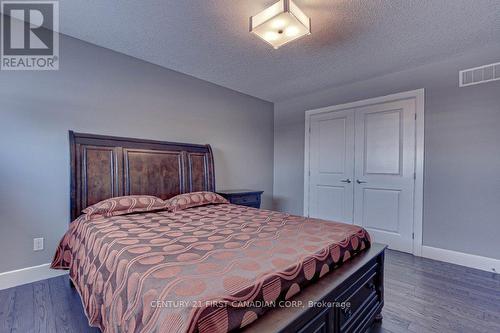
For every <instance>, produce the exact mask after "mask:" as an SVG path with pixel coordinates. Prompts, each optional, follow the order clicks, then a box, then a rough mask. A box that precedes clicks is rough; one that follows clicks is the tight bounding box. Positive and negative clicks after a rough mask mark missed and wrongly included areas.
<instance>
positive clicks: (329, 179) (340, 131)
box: [306, 110, 354, 223]
mask: <svg viewBox="0 0 500 333" xmlns="http://www.w3.org/2000/svg"><path fill="white" fill-rule="evenodd" d="M309 170H310V176H309V189H306V190H308V191H309V212H308V213H309V216H311V217H316V218H321V219H326V220H334V221H339V222H345V223H352V217H353V183H352V177H353V172H354V113H353V112H352V110H349V111H339V112H332V113H326V114H320V115H314V116H312V117H311V121H310V140H309ZM348 181H349V182H348Z"/></svg>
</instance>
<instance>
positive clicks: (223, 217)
mask: <svg viewBox="0 0 500 333" xmlns="http://www.w3.org/2000/svg"><path fill="white" fill-rule="evenodd" d="M70 147H71V215H72V221H74V222H73V223H71V225H70V228H69V230H68V232H67V233H66V234H65V236H64V238H63V240H62V241H61V244H60V246H59V248H58V251H57V253H56V255H55V258H54V261H53V265H52V267H53V268H61V269H69V270H70V279H71V281H72V284H73V285H74V287H75V288H76V289H77V291H78V292H79V294H80V296H81V298H82V303H83V305H84V309H85V311H86V315H87V317H88V319H89V324H90V325H92V326H97V327H99V328H100V329H101V330H102V331H103V332H180V331H186V332H227V331H236V330H246V331H249V332H252V331H255V332H257V331H258V332H263V331H264V332H277V331H286V332H362V331H364V330H366V329H367V328H368V327H369V326H370V325H371V324H372V323H373V321H374V320H380V319H381V315H380V312H381V309H382V306H383V264H384V250H385V247H384V246H381V245H378V244H371V242H370V238H369V235H368V233H367V232H366V231H365V230H364V229H363V228H360V227H357V226H352V225H346V224H340V223H334V222H328V221H321V220H314V219H309V218H304V217H299V216H293V215H289V214H284V213H279V212H274V211H269V210H263V209H254V208H249V207H243V206H237V205H231V204H227V203H218V204H210V205H201V206H195V207H190V208H187V209H183V210H180V211H170V210H168V209H154V210H151V211H143V212H140V213H134V214H128V215H120V216H113V217H106V218H98V219H95V220H88V219H82V218H81V217H79V216H81V213H82V211H83V210H84V209H85V208H87V207H89V206H91V205H93V204H95V203H98V202H100V201H102V200H106V199H109V198H113V197H121V196H132V195H136V196H137V195H152V196H155V197H158V198H161V199H163V200H167V199H170V198H172V197H175V196H176V195H179V194H182V193H190V192H198V191H205V192H214V191H215V170H214V163H213V154H212V151H211V148H210V146H209V145H194V144H180V143H168V142H158V141H150V140H139V139H129V138H117V137H107V136H97V135H90V134H80V133H73V132H70Z"/></svg>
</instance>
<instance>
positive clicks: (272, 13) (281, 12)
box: [250, 0, 311, 49]
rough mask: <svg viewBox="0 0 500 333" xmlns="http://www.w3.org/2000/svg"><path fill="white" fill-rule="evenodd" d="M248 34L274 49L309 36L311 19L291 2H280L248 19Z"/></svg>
mask: <svg viewBox="0 0 500 333" xmlns="http://www.w3.org/2000/svg"><path fill="white" fill-rule="evenodd" d="M250 32H251V33H254V34H256V35H257V36H259V37H260V38H262V39H263V40H264V41H266V42H267V43H269V44H270V45H271V46H272V47H274V48H275V49H278V48H280V47H281V46H283V45H285V44H287V43H288V42H291V41H293V40H295V39H297V38H300V37H302V36H306V35H310V34H311V19H310V18H309V17H307V16H306V14H304V12H303V11H302V10H300V8H299V7H297V5H296V4H295V3H294V2H293V1H291V0H280V1H278V2H276V3H275V4H274V5H272V6H271V7H268V8H266V9H264V10H263V11H262V12H260V13H259V14H257V15H255V16H252V17H250Z"/></svg>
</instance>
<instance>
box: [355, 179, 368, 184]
mask: <svg viewBox="0 0 500 333" xmlns="http://www.w3.org/2000/svg"><path fill="white" fill-rule="evenodd" d="M356 183H358V184H365V183H367V182H365V181H363V180H359V179H356Z"/></svg>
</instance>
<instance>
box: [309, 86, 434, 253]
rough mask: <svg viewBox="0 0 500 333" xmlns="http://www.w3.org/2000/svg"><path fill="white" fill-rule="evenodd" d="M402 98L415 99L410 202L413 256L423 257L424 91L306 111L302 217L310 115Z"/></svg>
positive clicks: (419, 90) (406, 92)
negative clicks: (412, 175)
mask: <svg viewBox="0 0 500 333" xmlns="http://www.w3.org/2000/svg"><path fill="white" fill-rule="evenodd" d="M403 99H414V100H415V112H416V116H417V119H416V123H415V186H414V203H413V233H414V237H413V254H414V255H416V256H422V229H423V227H422V225H423V205H424V124H425V122H424V116H425V89H417V90H411V91H405V92H400V93H396V94H391V95H386V96H381V97H375V98H369V99H364V100H359V101H355V102H351V103H345V104H339V105H333V106H327V107H323V108H319V109H313V110H308V111H306V112H305V131H304V133H305V134H304V136H305V147H304V212H303V214H304V216H309V173H310V170H309V157H310V155H309V136H310V129H311V127H310V120H311V116H312V115H315V114H319V113H327V112H335V111H341V110H346V109H354V108H358V107H361V106H368V105H373V104H381V103H387V102H393V101H398V100H403Z"/></svg>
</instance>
